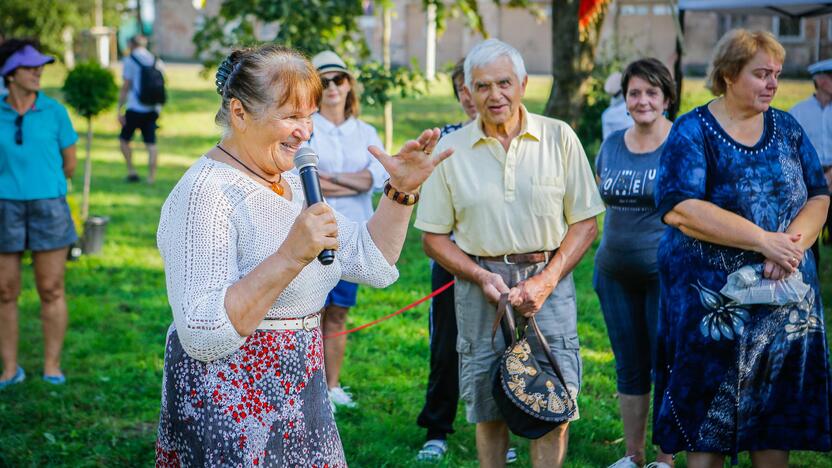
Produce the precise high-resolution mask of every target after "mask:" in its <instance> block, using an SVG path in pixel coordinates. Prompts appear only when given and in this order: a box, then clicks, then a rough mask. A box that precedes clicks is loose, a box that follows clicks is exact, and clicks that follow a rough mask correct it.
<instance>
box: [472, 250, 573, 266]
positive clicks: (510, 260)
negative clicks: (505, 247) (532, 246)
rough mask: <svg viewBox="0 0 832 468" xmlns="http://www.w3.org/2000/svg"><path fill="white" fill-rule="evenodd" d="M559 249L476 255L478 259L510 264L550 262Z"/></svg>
mask: <svg viewBox="0 0 832 468" xmlns="http://www.w3.org/2000/svg"><path fill="white" fill-rule="evenodd" d="M555 252H557V250H549V251H545V252H529V253H521V254H505V255H498V256H496V257H481V256H476V258H477V259H478V260H485V261H489V262H503V263H507V264H509V265H512V264H515V263H549V260H551V259H552V257H554V256H555Z"/></svg>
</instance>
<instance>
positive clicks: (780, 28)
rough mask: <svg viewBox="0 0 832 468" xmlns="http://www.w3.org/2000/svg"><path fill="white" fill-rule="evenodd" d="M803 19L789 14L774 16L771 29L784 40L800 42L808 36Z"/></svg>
mask: <svg viewBox="0 0 832 468" xmlns="http://www.w3.org/2000/svg"><path fill="white" fill-rule="evenodd" d="M804 26H805V23H804V21H803V19H800V18H791V17H788V16H773V17H772V18H771V30H772V32H774V35H775V36H777V38H778V39H780V40H781V41H783V42H800V41H803V40H804V39H805V38H806V31H805V28H804Z"/></svg>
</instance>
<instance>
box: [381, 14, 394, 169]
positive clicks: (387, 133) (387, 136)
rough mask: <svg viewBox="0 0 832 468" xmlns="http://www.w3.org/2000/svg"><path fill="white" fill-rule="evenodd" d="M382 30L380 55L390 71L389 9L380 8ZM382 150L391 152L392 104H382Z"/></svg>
mask: <svg viewBox="0 0 832 468" xmlns="http://www.w3.org/2000/svg"><path fill="white" fill-rule="evenodd" d="M382 16H383V22H382V29H381V54H382V59H383V61H384V62H383V63H384V69H385V70H390V66H391V63H392V62H391V60H390V33H391V31H390V28H391V27H392V23H393V11H392V10H391V9H390V8H389V7H386V6H385V7H384V8H382ZM384 150H385V151H387V152H388V153H390V152H392V151H393V102H392V101H387V102H385V103H384Z"/></svg>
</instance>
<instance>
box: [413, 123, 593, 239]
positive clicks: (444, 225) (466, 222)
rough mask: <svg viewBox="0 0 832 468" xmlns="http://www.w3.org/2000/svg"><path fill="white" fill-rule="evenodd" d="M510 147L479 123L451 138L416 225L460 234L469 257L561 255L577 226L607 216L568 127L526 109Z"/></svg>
mask: <svg viewBox="0 0 832 468" xmlns="http://www.w3.org/2000/svg"><path fill="white" fill-rule="evenodd" d="M521 115H522V117H521V118H522V129H521V131H520V134H519V135H518V136H517V137H515V138H514V139H513V140H512V141H511V144H510V145H509V148H508V151H505V150H504V149H503V146H502V145H501V144H500V142H499V141H498V140H497V139H496V138H493V137H488V136H486V135H485V134H484V133H483V131H482V125H481V121H480V118H479V117H478V118H477V119H476V120H474V121H473V122H471V123H470V124H468V125H466V126H465V127H463V128H461V129H459V130H457V131H456V132H453V133H451V134H449V135H446V136H445V137H444V138H442V140H440V141H439V143H438V144H437V146H436V149H435V150H434V153H441V152H442V151H444V150H445V149H446V148H453V149H454V154H453V156H451V157H450V158H448V159H446V160H445V161H443V162H442V163H441V164H440V165H439V166H438V167H437V168H436V170H435V171H434V172H433V174H431V176H430V177H429V178H428V180H427V181H425V184H424V185H423V186H422V196H421V201H420V202H419V207H418V211H417V212H416V224H415V226H416V227H417V228H418V229H420V230H422V231H425V232H430V233H434V234H447V233H450V232H453V233H454V238H455V240H456V243H457V245H459V247H460V248H461V249H462V250H463V251H464V252H466V253H468V254H471V255H480V256H496V255H503V254H512V253H526V252H537V251H540V250H554V249H556V248H558V247H559V246H560V243H561V242H562V241H563V238H564V237H565V236H566V230H567V229H568V228H569V225H570V224H574V223H576V222H578V221H582V220H584V219H587V218H592V217H594V216H597V215H598V214H600V213H602V212H603V211H604V203H603V202H602V201H601V195H600V194H599V193H598V187H597V186H596V184H595V177H594V176H593V174H592V169H591V168H590V167H589V162H588V161H587V158H586V154H585V153H584V149H583V147H582V146H581V142H580V141H579V140H578V136H577V135H575V132H574V131H573V130H572V129H571V128H570V127H569V125H567V124H566V123H565V122H562V121H560V120H555V119H550V118H548V117H544V116H541V115H535V114H530V113H528V111H526V108H525V107H522V108H521Z"/></svg>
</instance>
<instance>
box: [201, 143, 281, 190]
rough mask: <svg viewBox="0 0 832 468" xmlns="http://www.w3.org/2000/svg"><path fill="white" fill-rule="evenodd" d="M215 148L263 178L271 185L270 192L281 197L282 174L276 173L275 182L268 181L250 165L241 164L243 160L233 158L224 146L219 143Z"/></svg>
mask: <svg viewBox="0 0 832 468" xmlns="http://www.w3.org/2000/svg"><path fill="white" fill-rule="evenodd" d="M217 148H219V150H220V151H222V152H223V153H225V154H227V155H228V156H230V157H231V159H233V160H235V161H237V162H238V163H240V165H241V166H243V167H244V168H246V170H247V171H249V172H251V173H252V174H254V175H256V176H257V177H259V178H261V179H263V180H264V181H265V182H266V183H267V184H269V186H270V187H271V189H272V192H274V193H276V194H278V195H280V196H281V197H282V196H283V186H282V185H280V182H282V181H283V174H279V175H278V179H277V182H272V181H270V180H269V179H267V178H265V177H263V176H261V175H260V174H258V173H256V172H254V171H253V170H251V168H250V167H248V166H246V165H245V164H243V162H242V161H240V160H239V159H237V158H235V157H234V155H233V154H231V153H229V152H228V151H226V150H225V148H223V147H222V146H220V145H219V144H217Z"/></svg>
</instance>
